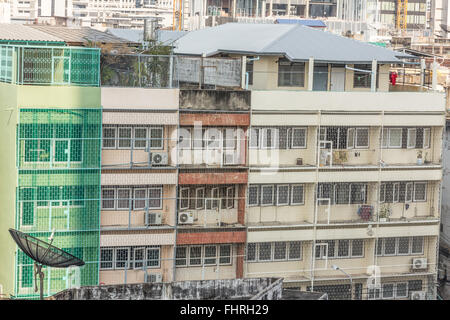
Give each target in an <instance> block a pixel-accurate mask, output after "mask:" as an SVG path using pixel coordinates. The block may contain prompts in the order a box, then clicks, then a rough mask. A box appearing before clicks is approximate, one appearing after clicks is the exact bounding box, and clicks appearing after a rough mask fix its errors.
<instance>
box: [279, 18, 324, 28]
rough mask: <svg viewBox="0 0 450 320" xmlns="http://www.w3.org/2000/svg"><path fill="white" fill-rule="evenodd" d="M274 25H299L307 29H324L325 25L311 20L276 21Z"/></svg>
mask: <svg viewBox="0 0 450 320" xmlns="http://www.w3.org/2000/svg"><path fill="white" fill-rule="evenodd" d="M275 21H276V23H280V24H296V23H297V24H301V25H302V26H307V27H323V28H326V26H327V25H326V24H325V23H324V22H323V21H322V20H312V19H277V20H275Z"/></svg>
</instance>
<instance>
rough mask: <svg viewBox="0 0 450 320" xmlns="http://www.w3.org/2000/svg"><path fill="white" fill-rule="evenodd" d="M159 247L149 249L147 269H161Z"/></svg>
mask: <svg viewBox="0 0 450 320" xmlns="http://www.w3.org/2000/svg"><path fill="white" fill-rule="evenodd" d="M159 251H160V248H159V247H149V248H147V267H151V268H159V261H160V259H159Z"/></svg>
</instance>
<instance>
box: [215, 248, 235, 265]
mask: <svg viewBox="0 0 450 320" xmlns="http://www.w3.org/2000/svg"><path fill="white" fill-rule="evenodd" d="M223 247H229V248H230V255H229V256H223V255H222V248H223ZM217 251H218V252H219V254H218V262H219V265H222V266H228V265H232V264H233V259H232V258H233V246H232V245H231V244H220V245H218V250H217ZM222 259H228V260H229V261H228V262H221V260H222Z"/></svg>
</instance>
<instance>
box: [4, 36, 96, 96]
mask: <svg viewBox="0 0 450 320" xmlns="http://www.w3.org/2000/svg"><path fill="white" fill-rule="evenodd" d="M0 81H1V82H7V83H13V84H21V85H69V86H70V85H72V86H93V87H98V86H99V85H100V49H95V48H81V47H50V46H14V45H1V46H0Z"/></svg>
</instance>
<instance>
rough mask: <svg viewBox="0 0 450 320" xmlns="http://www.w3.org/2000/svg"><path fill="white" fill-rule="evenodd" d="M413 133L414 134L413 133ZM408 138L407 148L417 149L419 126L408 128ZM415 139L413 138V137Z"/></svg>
mask: <svg viewBox="0 0 450 320" xmlns="http://www.w3.org/2000/svg"><path fill="white" fill-rule="evenodd" d="M411 133H412V134H411ZM406 136H407V139H406V148H407V149H415V148H416V141H417V138H416V137H417V128H408V129H407V135H406ZM411 136H412V137H414V139H412V137H411ZM412 142H414V144H411V143H412Z"/></svg>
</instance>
